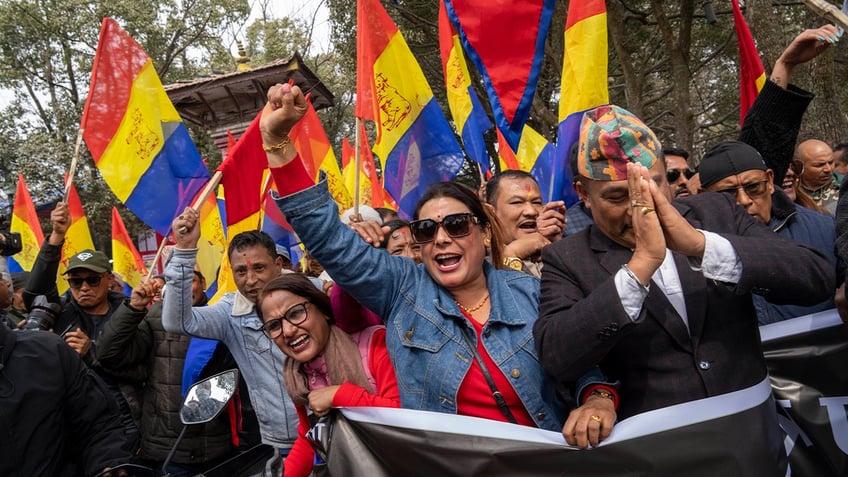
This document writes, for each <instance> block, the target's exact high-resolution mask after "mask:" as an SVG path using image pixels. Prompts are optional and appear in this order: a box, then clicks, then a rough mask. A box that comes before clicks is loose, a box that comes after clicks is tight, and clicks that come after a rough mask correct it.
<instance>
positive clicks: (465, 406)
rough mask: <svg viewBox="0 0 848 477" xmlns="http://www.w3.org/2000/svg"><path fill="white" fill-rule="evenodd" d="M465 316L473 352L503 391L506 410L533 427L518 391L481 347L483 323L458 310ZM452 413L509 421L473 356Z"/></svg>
mask: <svg viewBox="0 0 848 477" xmlns="http://www.w3.org/2000/svg"><path fill="white" fill-rule="evenodd" d="M462 314H463V315H465V318H467V319H468V321H469V322H470V323H471V324H472V325H473V326H474V332H475V333H476V334H477V352H478V353H480V357H481V358H482V359H483V364H485V365H486V369H488V370H489V374H491V375H492V381H494V382H495V387H496V388H497V389H498V391H500V393H501V394H502V395H503V398H504V400H505V401H506V404H507V406H508V407H509V410H510V411H511V412H512V415H513V416H515V420H516V421H517V422H518V424H521V425H523V426H530V427H537V426H536V422H535V421H533V418H532V417H531V416H530V413H529V412H527V408H525V407H524V403H522V402H521V399H520V398H519V397H518V394H517V393H516V392H515V389H513V387H512V384H511V383H510V382H509V380H508V379H507V377H506V376H505V375H504V373H503V372H502V371H501V369H500V368H499V367H498V365H497V364H495V362H494V361H492V358H491V357H490V356H489V352H488V351H486V348H484V347H483V340H482V339H481V338H480V333H481V332H482V331H483V325H481V324H480V323H477V322H476V321H475V320H474V319H473V318H472V317H471V315H469V314H468V313H466V312H465V310H462ZM512 372H515V373H521V370H520V369H515V370H513V371H512ZM456 413H457V414H461V415H464V416H474V417H484V418H486V419H492V420H495V421H502V422H509V420H508V419H507V418H506V416H504V414H503V412H501V409H500V408H499V407H498V404H497V403H496V402H495V398H494V397H493V396H492V390H491V388H489V383H488V382H486V377H485V376H483V371H482V370H481V369H480V365H479V364H477V360H476V359H472V360H471V368H469V369H468V373H467V374H466V375H465V379H464V380H463V381H462V384H460V386H459V390H458V391H457V393H456Z"/></svg>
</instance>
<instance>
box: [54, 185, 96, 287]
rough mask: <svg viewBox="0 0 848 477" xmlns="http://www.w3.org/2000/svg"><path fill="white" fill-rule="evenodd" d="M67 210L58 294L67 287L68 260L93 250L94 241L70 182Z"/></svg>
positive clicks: (57, 279) (75, 190) (57, 285)
mask: <svg viewBox="0 0 848 477" xmlns="http://www.w3.org/2000/svg"><path fill="white" fill-rule="evenodd" d="M67 180H68V179H67V178H66V179H65V181H66V182H67ZM68 212H69V213H70V216H71V223H70V225H68V231H67V232H65V243H64V244H63V245H62V259H61V261H60V262H59V273H58V275H57V278H56V288H58V290H59V294H60V295H61V294H62V293H65V291H67V289H68V282H67V280H65V276H64V274H65V270H66V269H67V267H68V260H70V258H71V257H73V256H74V255H76V254H78V253H80V252H82V251H83V250H85V249H91V250H94V241H93V240H92V239H91V230H90V229H89V228H88V219H86V217H85V211H84V210H83V208H82V201H81V200H80V197H79V194H77V189H76V187H74V185H73V184H71V187H70V190H69V191H68Z"/></svg>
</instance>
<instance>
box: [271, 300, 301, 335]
mask: <svg viewBox="0 0 848 477" xmlns="http://www.w3.org/2000/svg"><path fill="white" fill-rule="evenodd" d="M307 303H309V302H308V301H305V302H303V303H298V304H297V305H292V306H291V308H289V309H288V310H286V312H285V313H284V314H283V316H281V317H279V318H272V319H270V320H268V321H266V322H265V323H264V324H263V325H262V332H263V333H265V336H267V337H268V338H271V339H272V340H273V339H275V338H277V337H279V336H280V335H281V334H283V320H286V321H288V322H289V323H291V324H292V325H295V326H297V325H299V324H301V323H303V322H304V321H306V319H307V318H309V313H307V311H306V304H307Z"/></svg>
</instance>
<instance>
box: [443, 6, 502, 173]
mask: <svg viewBox="0 0 848 477" xmlns="http://www.w3.org/2000/svg"><path fill="white" fill-rule="evenodd" d="M439 46H440V50H441V53H442V71H443V73H444V75H445V92H446V93H447V97H448V107H449V108H450V111H451V115H452V116H453V122H454V124H455V125H456V130H457V131H459V136H460V137H461V138H462V145H463V146H464V147H465V153H466V154H467V155H468V157H470V158H471V159H472V160H473V161H474V162H476V163H478V164H480V167H481V168H482V169H483V171H485V172H489V171H490V170H491V166H490V164H489V154H488V152H487V151H486V143H485V139H484V137H483V133H485V132H486V131H487V130H489V129H491V128H492V121H490V120H489V117H488V116H487V115H486V112H485V111H483V105H482V104H480V98H478V97H477V93H476V92H475V91H474V88H473V87H472V86H471V75H470V74H469V72H468V64H467V63H466V61H465V53H463V51H462V44H461V42H460V39H459V35H458V34H457V33H456V30H455V29H454V27H453V25H452V24H451V22H450V20H449V19H448V14H447V10H446V9H445V3H444V1H440V2H439Z"/></svg>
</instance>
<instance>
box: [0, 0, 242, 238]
mask: <svg viewBox="0 0 848 477" xmlns="http://www.w3.org/2000/svg"><path fill="white" fill-rule="evenodd" d="M249 12H250V7H249V5H248V3H247V1H246V0H154V1H152V2H103V1H94V2H89V1H81V0H7V1H4V2H0V88H2V89H4V90H6V91H12V92H13V95H14V97H13V99H12V100H11V101H10V102H8V103H0V108H2V111H0V113H2V114H0V118H2V119H0V145H2V146H4V147H3V148H2V150H0V171H2V173H3V174H2V177H0V187H2V190H3V191H5V192H6V194H7V195H8V196H9V197H10V198H11V197H12V196H13V195H14V190H15V182H16V178H17V174H18V173H19V172H20V173H23V174H24V176H25V177H26V180H27V185H28V186H29V188H30V191H31V192H32V194H33V199H34V200H35V201H36V202H37V203H49V202H53V201H55V200H57V199H58V198H60V197H61V191H62V176H63V174H64V172H66V171H67V170H68V168H69V165H70V163H71V158H72V157H73V150H74V145H75V142H76V137H77V130H78V127H79V122H80V117H81V114H82V110H83V107H84V103H85V97H86V92H87V89H88V82H89V77H90V71H91V65H92V61H93V59H94V53H95V50H96V47H97V39H98V35H99V31H100V24H101V19H102V18H103V17H106V16H108V17H112V18H115V19H116V20H117V21H118V23H120V24H121V25H122V26H123V27H124V28H125V29H126V30H127V32H128V33H129V34H130V35H131V36H133V38H135V39H136V40H137V41H138V42H139V43H140V44H141V45H142V47H143V48H144V49H145V51H146V52H147V53H148V54H149V55H150V56H151V58H153V61H154V65H155V66H156V68H157V71H158V72H159V75H160V78H161V79H162V81H163V83H165V84H167V83H168V82H171V81H176V80H179V79H185V78H194V77H196V76H198V75H199V74H201V73H205V72H208V71H209V65H210V61H211V60H212V59H214V58H220V57H221V56H222V53H226V52H227V48H226V47H225V46H224V45H223V44H222V43H221V38H222V37H223V36H224V35H225V33H227V32H228V31H230V30H231V29H232V28H233V27H234V25H240V24H242V23H244V21H245V19H246V18H247V15H248V14H249ZM227 54H228V53H227ZM230 61H231V62H232V58H231V57H230ZM230 69H232V68H230ZM204 136H205V135H204V134H198V135H196V136H195V139H196V140H197V141H198V144H199V147H201V151H202V152H203V153H209V154H208V155H207V154H204V155H206V156H207V157H208V156H213V157H212V159H213V160H217V161H220V157H219V156H220V155H219V153H218V152H217V151H216V150H215V151H211V150H209V148H208V143H209V140H208V138H205V139H203V137H204ZM204 141H205V142H204ZM216 154H217V155H218V157H215V155H216ZM77 170H78V173H77V175H76V176H75V183H76V187H77V190H78V192H79V194H80V197H81V199H82V201H83V204H84V208H85V210H86V215H87V217H88V220H89V226H90V228H91V231H92V235H94V237H95V242H96V243H97V244H98V246H101V245H104V244H107V243H108V241H109V237H110V230H111V222H110V217H111V215H110V213H109V211H110V209H111V207H112V205H116V204H117V205H119V207H120V208H122V206H121V205H120V204H119V202H118V201H117V199H116V198H115V196H114V195H113V194H112V192H111V191H110V190H109V188H108V187H107V186H106V184H105V183H104V182H103V180H102V178H100V175H99V174H98V173H97V171H96V170H95V168H94V165H93V163H92V161H91V158H90V156H89V155H88V153H87V151H86V150H85V147H83V148H82V153H81V157H80V161H79V166H78V169H77ZM0 206H3V204H0ZM9 212H10V210H9V207H8V206H6V210H4V211H0V215H2V214H8V213H9ZM124 217H125V222H126V223H127V227H128V229H129V230H130V233H131V234H134V233H135V232H136V231H138V230H139V229H140V228H141V227H142V225H141V224H140V223H139V222H138V221H137V220H136V219H134V217H133V218H131V219H129V220H128V216H127V214H125V215H124ZM106 248H108V247H106Z"/></svg>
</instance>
